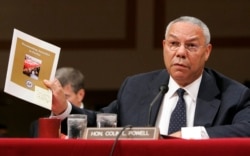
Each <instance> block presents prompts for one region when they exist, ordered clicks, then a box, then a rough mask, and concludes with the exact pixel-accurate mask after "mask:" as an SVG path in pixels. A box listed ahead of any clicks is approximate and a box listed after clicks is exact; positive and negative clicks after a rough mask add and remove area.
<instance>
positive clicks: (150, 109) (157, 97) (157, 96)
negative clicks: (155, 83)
mask: <svg viewBox="0 0 250 156" xmlns="http://www.w3.org/2000/svg"><path fill="white" fill-rule="evenodd" d="M159 90H160V92H159V93H158V94H157V95H156V97H155V98H154V99H153V101H152V102H151V103H150V105H149V110H148V126H149V127H150V126H151V125H150V119H151V112H152V107H153V105H154V104H155V102H156V101H157V100H158V99H159V97H160V95H163V94H165V93H166V92H167V91H168V86H167V85H166V84H164V85H161V86H160V88H159Z"/></svg>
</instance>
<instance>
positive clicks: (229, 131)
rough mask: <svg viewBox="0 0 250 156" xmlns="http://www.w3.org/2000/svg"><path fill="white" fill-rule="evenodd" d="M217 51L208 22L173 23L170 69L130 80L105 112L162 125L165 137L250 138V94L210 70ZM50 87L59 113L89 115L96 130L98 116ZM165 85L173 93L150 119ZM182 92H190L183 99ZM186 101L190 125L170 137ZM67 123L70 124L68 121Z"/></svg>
mask: <svg viewBox="0 0 250 156" xmlns="http://www.w3.org/2000/svg"><path fill="white" fill-rule="evenodd" d="M211 50H212V45H211V44H210V32H209V29H208V27H207V26H206V25H205V24H204V23H203V22H202V21H200V20H199V19H197V18H195V17H189V16H183V17H180V18H177V19H176V20H173V21H172V22H170V23H169V25H168V26H167V28H166V33H165V39H164V40H163V55H164V62H165V66H166V69H163V70H158V71H153V72H149V73H143V74H138V75H135V76H131V77H128V78H127V79H126V80H125V81H124V83H123V84H122V86H121V88H120V90H119V93H118V96H117V99H116V100H115V101H113V102H112V103H111V104H110V105H109V106H107V107H105V108H103V109H101V110H100V111H101V112H112V113H117V115H118V126H126V125H132V126H135V127H137V126H148V125H151V126H156V127H159V129H160V134H162V135H170V136H174V137H181V138H187V139H202V138H215V137H249V136H250V130H249V129H250V90H249V89H248V88H247V87H245V86H243V85H242V84H240V83H238V82H236V81H234V80H232V79H230V78H228V77H226V76H224V75H222V74H220V73H218V72H216V71H214V70H212V69H208V68H205V63H206V61H207V60H208V58H209V56H210V53H211ZM44 83H45V85H46V86H48V88H50V89H51V90H52V92H53V95H54V96H53V98H54V99H53V106H52V112H53V114H54V115H56V116H58V117H60V118H62V119H66V118H67V115H68V114H69V113H84V114H87V115H88V126H95V124H96V112H94V111H90V110H86V109H83V110H81V109H78V108H77V107H75V106H73V105H71V104H70V103H69V102H67V101H66V99H65V98H64V97H63V92H62V89H61V86H60V83H59V81H58V80H56V79H55V80H54V81H47V80H45V81H44ZM164 84H166V86H168V87H167V88H168V91H167V92H166V93H165V94H164V95H162V96H161V97H160V98H158V100H156V101H155V103H154V104H153V105H152V109H151V114H152V115H149V114H150V112H149V111H150V108H149V107H150V106H149V104H150V103H151V101H152V100H153V99H154V97H156V95H158V93H159V88H161V86H162V85H164ZM179 88H181V89H183V90H184V95H183V96H180V97H178V95H177V90H178V89H179ZM181 97H183V100H182V102H180V103H182V104H183V103H184V109H182V110H185V113H184V115H183V116H180V114H177V116H178V115H179V116H180V117H179V118H183V119H185V122H184V125H182V126H181V127H179V128H177V129H176V130H175V131H174V132H173V133H170V134H169V127H170V123H171V122H172V117H171V114H172V112H174V110H175V107H177V105H179V103H178V104H176V103H177V100H178V98H180V99H181ZM183 101H184V102H183ZM177 120H178V119H175V121H176V122H177ZM63 122H64V126H66V120H64V121H63ZM171 124H172V123H171Z"/></svg>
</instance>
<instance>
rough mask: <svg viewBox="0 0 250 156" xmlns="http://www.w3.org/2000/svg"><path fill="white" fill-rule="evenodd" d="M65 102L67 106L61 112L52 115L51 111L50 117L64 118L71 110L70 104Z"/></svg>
mask: <svg viewBox="0 0 250 156" xmlns="http://www.w3.org/2000/svg"><path fill="white" fill-rule="evenodd" d="M67 104H68V107H67V109H66V110H65V111H64V112H63V113H62V114H60V115H53V113H51V115H50V118H57V119H61V120H64V119H66V118H67V117H68V115H69V114H70V112H71V110H72V105H71V104H70V102H69V101H67Z"/></svg>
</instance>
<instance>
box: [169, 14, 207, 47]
mask: <svg viewBox="0 0 250 156" xmlns="http://www.w3.org/2000/svg"><path fill="white" fill-rule="evenodd" d="M177 22H190V23H193V24H195V25H198V26H199V27H200V28H201V29H202V30H203V34H204V36H205V42H206V44H208V43H210V40H211V35H210V31H209V29H208V27H207V25H206V24H205V23H204V22H202V21H201V20H200V19H198V18H196V17H191V16H181V17H179V18H177V19H175V20H173V21H171V22H170V23H169V24H168V26H167V28H166V32H165V37H166V35H167V34H168V32H169V29H170V27H171V26H172V25H173V24H174V23H177Z"/></svg>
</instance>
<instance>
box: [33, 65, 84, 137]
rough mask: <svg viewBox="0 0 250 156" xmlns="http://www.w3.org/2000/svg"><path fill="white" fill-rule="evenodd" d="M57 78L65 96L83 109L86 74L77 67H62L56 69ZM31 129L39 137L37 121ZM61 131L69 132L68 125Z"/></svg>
mask: <svg viewBox="0 0 250 156" xmlns="http://www.w3.org/2000/svg"><path fill="white" fill-rule="evenodd" d="M55 78H57V79H58V80H59V81H60V83H61V85H62V89H63V93H64V95H65V98H66V99H67V100H68V101H69V102H70V103H72V104H73V105H74V106H76V107H79V108H81V109H83V108H84V104H83V99H84V96H85V87H84V75H83V74H82V73H81V72H80V71H79V70H77V69H75V68H72V67H61V68H58V69H57V70H56V74H55ZM30 131H31V136H32V137H37V135H38V123H37V121H35V122H34V123H32V125H31V130H30ZM61 132H62V133H63V134H65V133H67V127H66V126H62V128H61Z"/></svg>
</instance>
